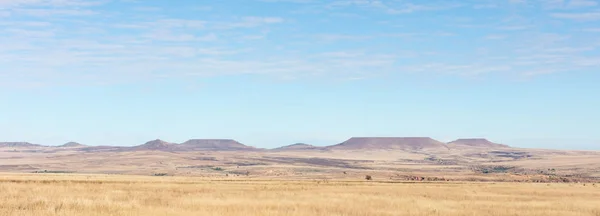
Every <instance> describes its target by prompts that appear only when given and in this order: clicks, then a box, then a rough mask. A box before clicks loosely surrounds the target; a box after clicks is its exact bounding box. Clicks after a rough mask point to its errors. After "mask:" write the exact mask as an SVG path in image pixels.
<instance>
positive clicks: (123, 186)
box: [0, 174, 600, 216]
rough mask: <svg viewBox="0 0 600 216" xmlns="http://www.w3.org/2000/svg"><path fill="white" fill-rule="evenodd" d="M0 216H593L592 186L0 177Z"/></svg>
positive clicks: (596, 191) (597, 203) (596, 192)
mask: <svg viewBox="0 0 600 216" xmlns="http://www.w3.org/2000/svg"><path fill="white" fill-rule="evenodd" d="M0 215H20V216H21V215H23V216H27V215H36V216H38V215H66V216H74V215H77V216H80V215H245V216H252V215H298V216H304V215H310V216H313V215H557V216H558V215H560V216H569V215H578V216H579V215H592V216H600V185H594V184H585V185H584V184H582V183H580V184H575V183H572V184H567V183H561V184H547V183H541V184H533V183H476V182H469V183H467V182H436V183H416V182H412V183H411V182H377V180H374V181H323V180H320V181H316V180H302V181H285V180H266V179H265V180H258V179H244V178H230V179H226V180H225V179H216V178H212V179H210V178H195V177H168V176H165V177H149V176H121V175H78V174H77V175H76V174H0Z"/></svg>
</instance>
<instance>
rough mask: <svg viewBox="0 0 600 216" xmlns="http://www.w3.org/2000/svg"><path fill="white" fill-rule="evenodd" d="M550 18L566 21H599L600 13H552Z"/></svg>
mask: <svg viewBox="0 0 600 216" xmlns="http://www.w3.org/2000/svg"><path fill="white" fill-rule="evenodd" d="M551 16H552V17H555V18H560V19H568V20H575V21H595V20H600V12H572V13H553V14H551Z"/></svg>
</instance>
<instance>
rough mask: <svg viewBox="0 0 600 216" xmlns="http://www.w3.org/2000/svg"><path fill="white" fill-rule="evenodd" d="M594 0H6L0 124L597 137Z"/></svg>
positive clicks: (118, 134)
mask: <svg viewBox="0 0 600 216" xmlns="http://www.w3.org/2000/svg"><path fill="white" fill-rule="evenodd" d="M599 3H600V2H599V1H596V0H506V1H502V0H495V1H484V0H479V1H451V0H449V1H448V0H445V1H403V0H388V1H383V0H380V1H378V0H332V1H317V0H244V1H241V0H228V1H200V0H196V1H184V0H180V1H154V0H147V1H136V0H98V1H83V0H0V35H1V36H0V102H1V103H0V140H3V141H30V142H34V143H41V144H49V145H58V144H62V143H65V142H68V141H78V142H81V143H86V144H91V145H137V144H141V143H144V142H145V141H148V140H151V139H156V138H161V139H164V140H167V141H171V142H183V141H185V140H187V139H191V138H233V139H237V140H238V141H240V142H243V143H245V144H249V145H254V146H258V147H267V148H269V147H276V146H281V145H287V144H292V143H296V142H306V143H311V144H316V145H328V144H336V143H339V142H342V141H344V140H345V139H347V138H349V137H352V136H430V137H433V138H435V139H438V140H441V141H451V140H453V139H457V138H465V137H486V138H489V139H491V140H492V141H496V142H502V143H506V144H509V145H513V146H520V147H540V148H562V149H565V148H571V149H600V134H599V133H598V129H599V128H600V112H598V107H600V85H599V84H598V82H599V81H600V73H599V71H600V70H599V68H600V52H599V49H598V48H599V46H600V4H599Z"/></svg>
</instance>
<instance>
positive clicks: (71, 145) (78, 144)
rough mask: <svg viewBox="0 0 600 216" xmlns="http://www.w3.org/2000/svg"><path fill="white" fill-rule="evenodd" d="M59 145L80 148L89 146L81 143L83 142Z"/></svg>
mask: <svg viewBox="0 0 600 216" xmlns="http://www.w3.org/2000/svg"><path fill="white" fill-rule="evenodd" d="M58 147H62V148H78V147H87V145H84V144H81V143H77V142H68V143H65V144H62V145H59V146H58Z"/></svg>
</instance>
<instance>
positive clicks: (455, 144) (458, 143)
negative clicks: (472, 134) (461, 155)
mask: <svg viewBox="0 0 600 216" xmlns="http://www.w3.org/2000/svg"><path fill="white" fill-rule="evenodd" d="M448 146H449V147H450V148H460V147H478V148H510V146H508V145H504V144H498V143H493V142H490V141H489V140H487V139H481V138H477V139H458V140H455V141H452V142H449V143H448Z"/></svg>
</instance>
